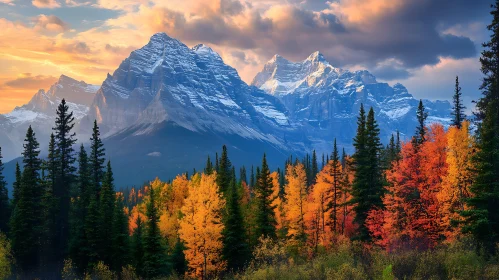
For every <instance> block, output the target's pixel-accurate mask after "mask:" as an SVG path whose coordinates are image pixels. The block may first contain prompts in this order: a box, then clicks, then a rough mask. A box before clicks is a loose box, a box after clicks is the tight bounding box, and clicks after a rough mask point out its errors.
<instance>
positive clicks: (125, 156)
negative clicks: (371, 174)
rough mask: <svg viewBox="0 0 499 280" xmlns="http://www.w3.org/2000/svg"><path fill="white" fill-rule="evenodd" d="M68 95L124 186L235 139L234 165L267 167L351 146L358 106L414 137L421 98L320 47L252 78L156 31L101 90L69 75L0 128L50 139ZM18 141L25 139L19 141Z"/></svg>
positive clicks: (435, 112) (170, 172)
mask: <svg viewBox="0 0 499 280" xmlns="http://www.w3.org/2000/svg"><path fill="white" fill-rule="evenodd" d="M67 80H68V81H69V82H67ZM70 85H71V86H70ZM69 89H71V90H69ZM68 90H69V91H68ZM94 92H95V94H93V93H94ZM62 97H65V98H67V100H69V101H70V102H72V103H71V106H72V108H73V109H74V110H75V114H76V116H77V118H78V119H79V124H78V126H77V134H78V135H77V137H78V139H79V140H81V141H85V140H86V139H89V137H88V135H89V133H90V131H91V128H92V124H93V122H94V120H97V122H98V123H99V126H100V128H101V135H102V137H103V138H104V144H105V147H106V155H107V157H108V158H109V159H110V160H111V161H112V164H113V169H114V171H115V177H116V185H117V186H119V187H123V186H130V185H136V184H141V183H143V182H145V181H147V180H151V179H153V178H154V177H156V176H160V177H161V178H162V179H164V180H168V179H171V178H173V177H174V176H175V175H176V174H179V173H182V172H186V171H187V172H189V173H190V172H192V169H191V168H193V167H195V168H197V170H200V169H201V168H203V167H204V165H205V163H206V157H207V156H208V155H210V156H212V161H214V160H215V158H214V156H213V155H215V153H216V152H219V151H220V150H221V147H222V145H227V146H228V149H229V153H230V154H229V156H230V159H231V161H232V163H233V164H234V165H236V166H238V167H240V166H241V165H243V164H244V165H246V167H247V168H250V166H251V165H255V164H260V163H261V157H262V154H263V153H267V159H268V160H269V164H270V166H271V168H277V167H278V166H281V165H282V164H283V162H284V160H285V159H286V158H287V157H288V156H289V155H295V156H299V157H301V156H303V155H304V154H305V153H307V152H310V151H311V150H313V149H315V150H317V152H318V153H319V154H321V153H329V152H330V151H331V149H332V147H331V146H332V143H333V140H334V138H338V144H339V145H340V147H344V148H346V150H347V152H352V151H353V149H352V138H353V137H354V134H355V131H356V126H357V124H356V120H357V115H358V111H359V107H360V104H361V103H363V104H364V105H365V107H366V109H369V108H370V107H373V108H374V110H375V111H376V119H377V121H378V123H379V126H380V129H381V134H382V139H383V141H384V142H385V143H386V142H387V141H388V138H389V136H390V135H391V134H392V133H394V132H396V131H397V130H398V131H400V132H401V133H402V136H406V137H410V136H411V135H412V134H413V133H414V130H415V127H416V108H417V104H418V102H419V101H418V100H416V99H415V98H414V97H413V96H412V95H411V94H410V93H409V92H408V91H407V89H406V88H405V87H404V86H402V85H401V84H396V85H394V86H393V87H392V86H390V85H388V84H387V83H381V82H378V81H377V80H376V77H374V76H373V75H372V74H370V73H369V72H368V71H366V70H362V71H348V70H344V69H339V68H336V67H333V66H332V65H330V64H329V63H328V62H327V60H326V59H325V58H324V56H323V55H322V54H320V53H319V52H315V53H313V54H311V55H310V56H309V57H308V58H307V59H305V60H304V61H301V62H291V61H289V60H287V59H285V58H283V57H281V56H278V55H276V56H274V57H273V58H272V59H271V60H270V61H269V62H268V63H266V64H265V65H264V67H263V70H262V71H261V72H260V73H258V74H257V75H256V77H255V78H254V80H253V82H252V83H251V85H248V84H246V83H245V82H243V81H242V80H241V78H240V77H239V75H238V73H237V71H236V70H235V69H234V68H232V67H230V66H229V65H227V64H225V63H224V61H223V60H222V58H221V57H220V55H219V54H217V53H216V52H215V51H213V50H212V49H211V48H210V47H208V46H206V45H203V44H200V45H197V46H194V47H193V48H189V47H188V46H186V45H185V44H183V43H182V42H180V41H178V40H176V39H174V38H171V37H169V36H168V35H166V34H165V33H158V34H155V35H153V36H152V37H151V38H150V41H149V42H148V43H147V44H146V45H145V46H144V47H142V48H140V49H138V50H135V51H133V52H132V53H131V54H130V56H129V57H128V58H126V59H125V60H123V61H122V63H121V64H120V65H119V67H118V68H117V69H116V70H115V71H114V73H113V74H112V75H111V74H108V76H107V78H106V79H105V81H104V82H103V83H102V86H101V87H100V88H98V89H97V88H96V87H95V86H90V85H87V84H85V83H83V82H77V81H75V80H72V79H69V78H67V77H65V76H63V77H61V79H60V80H59V82H58V83H56V84H55V85H54V86H52V87H51V89H50V90H49V91H47V92H44V91H40V92H38V93H37V94H36V95H35V96H34V97H33V99H32V101H31V102H30V103H29V104H27V105H24V106H23V107H20V108H16V109H15V110H14V111H13V112H11V113H10V114H7V115H4V116H0V125H1V124H3V123H6V124H7V125H6V126H9V125H10V126H13V124H16V123H22V124H24V127H23V128H22V129H20V131H21V132H22V133H24V132H25V128H26V127H27V125H28V124H29V123H33V126H34V127H35V129H38V130H37V133H39V134H38V135H37V136H38V138H39V139H40V140H41V141H46V140H48V134H47V133H49V132H50V131H51V130H50V127H51V126H52V124H53V118H54V117H55V116H54V114H53V113H52V114H51V113H50V112H55V107H54V106H56V104H57V103H58V100H60V99H61V98H62ZM76 97H78V98H82V97H89V99H85V100H83V101H82V99H78V100H79V101H76V99H75V98H76ZM90 97H91V101H90ZM424 103H425V106H426V108H427V110H428V112H429V113H430V116H431V117H430V119H429V121H430V122H433V121H439V122H442V123H444V124H447V123H448V122H449V121H450V104H449V102H447V101H429V100H425V101H424ZM15 116H17V118H16V117H15ZM17 120H19V121H17ZM16 127H19V125H17V126H16ZM37 127H38V128H37ZM21 132H19V135H21V136H24V134H20V133H21ZM1 133H6V134H7V135H10V134H11V133H10V132H9V130H5V129H3V127H1V126H0V139H3V138H4V137H5V136H3V135H1ZM11 142H12V143H22V138H20V136H19V137H17V138H16V139H14V140H13V141H11ZM12 143H10V144H9V143H7V144H5V145H13V144H12ZM0 145H4V144H2V143H0ZM15 155H17V156H18V155H20V151H19V150H18V151H17V152H16V153H15ZM7 168H10V169H13V163H10V164H9V165H7V166H6V169H7ZM10 169H9V170H10Z"/></svg>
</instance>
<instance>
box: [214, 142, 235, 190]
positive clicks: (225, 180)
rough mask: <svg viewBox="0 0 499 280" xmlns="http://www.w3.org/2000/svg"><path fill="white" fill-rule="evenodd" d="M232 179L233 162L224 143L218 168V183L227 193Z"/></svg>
mask: <svg viewBox="0 0 499 280" xmlns="http://www.w3.org/2000/svg"><path fill="white" fill-rule="evenodd" d="M231 180H232V164H231V162H230V160H229V156H228V153H227V147H226V146H225V145H223V147H222V155H221V157H220V160H219V163H218V169H217V185H218V187H219V188H220V190H221V191H222V193H223V194H224V195H225V194H227V191H228V190H229V188H230V182H231Z"/></svg>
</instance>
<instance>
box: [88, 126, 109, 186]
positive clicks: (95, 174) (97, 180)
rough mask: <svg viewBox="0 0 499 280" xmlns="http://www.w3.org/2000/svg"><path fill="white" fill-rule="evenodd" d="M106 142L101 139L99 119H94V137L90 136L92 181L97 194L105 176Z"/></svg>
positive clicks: (89, 160)
mask: <svg viewBox="0 0 499 280" xmlns="http://www.w3.org/2000/svg"><path fill="white" fill-rule="evenodd" d="M104 151H105V150H104V144H102V140H101V139H100V131H99V127H98V126H97V121H94V127H93V129H92V137H91V138H90V157H89V159H88V162H89V164H90V180H91V182H92V188H93V191H94V192H95V193H96V194H97V193H98V191H99V189H100V184H101V182H102V178H103V176H104V162H105V161H106V159H105V158H104Z"/></svg>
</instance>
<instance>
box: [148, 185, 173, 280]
mask: <svg viewBox="0 0 499 280" xmlns="http://www.w3.org/2000/svg"><path fill="white" fill-rule="evenodd" d="M155 200H156V198H155V196H154V188H150V189H149V203H148V204H147V211H146V216H147V220H146V233H145V236H144V275H145V276H146V277H147V278H155V277H159V276H164V275H166V274H167V273H168V272H169V271H168V267H167V265H168V264H167V259H166V248H165V246H164V245H163V243H162V240H161V233H160V231H159V226H158V222H159V214H158V209H157V208H156V201H155Z"/></svg>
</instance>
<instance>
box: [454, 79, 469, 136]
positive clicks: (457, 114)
mask: <svg viewBox="0 0 499 280" xmlns="http://www.w3.org/2000/svg"><path fill="white" fill-rule="evenodd" d="M461 95H462V92H461V87H460V86H459V77H458V76H456V88H455V91H454V96H453V98H452V103H453V106H452V116H454V119H453V120H452V125H453V126H455V127H457V128H461V124H462V122H463V121H464V120H465V119H466V116H465V115H464V109H466V107H465V106H464V105H463V101H462V100H461Z"/></svg>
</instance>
